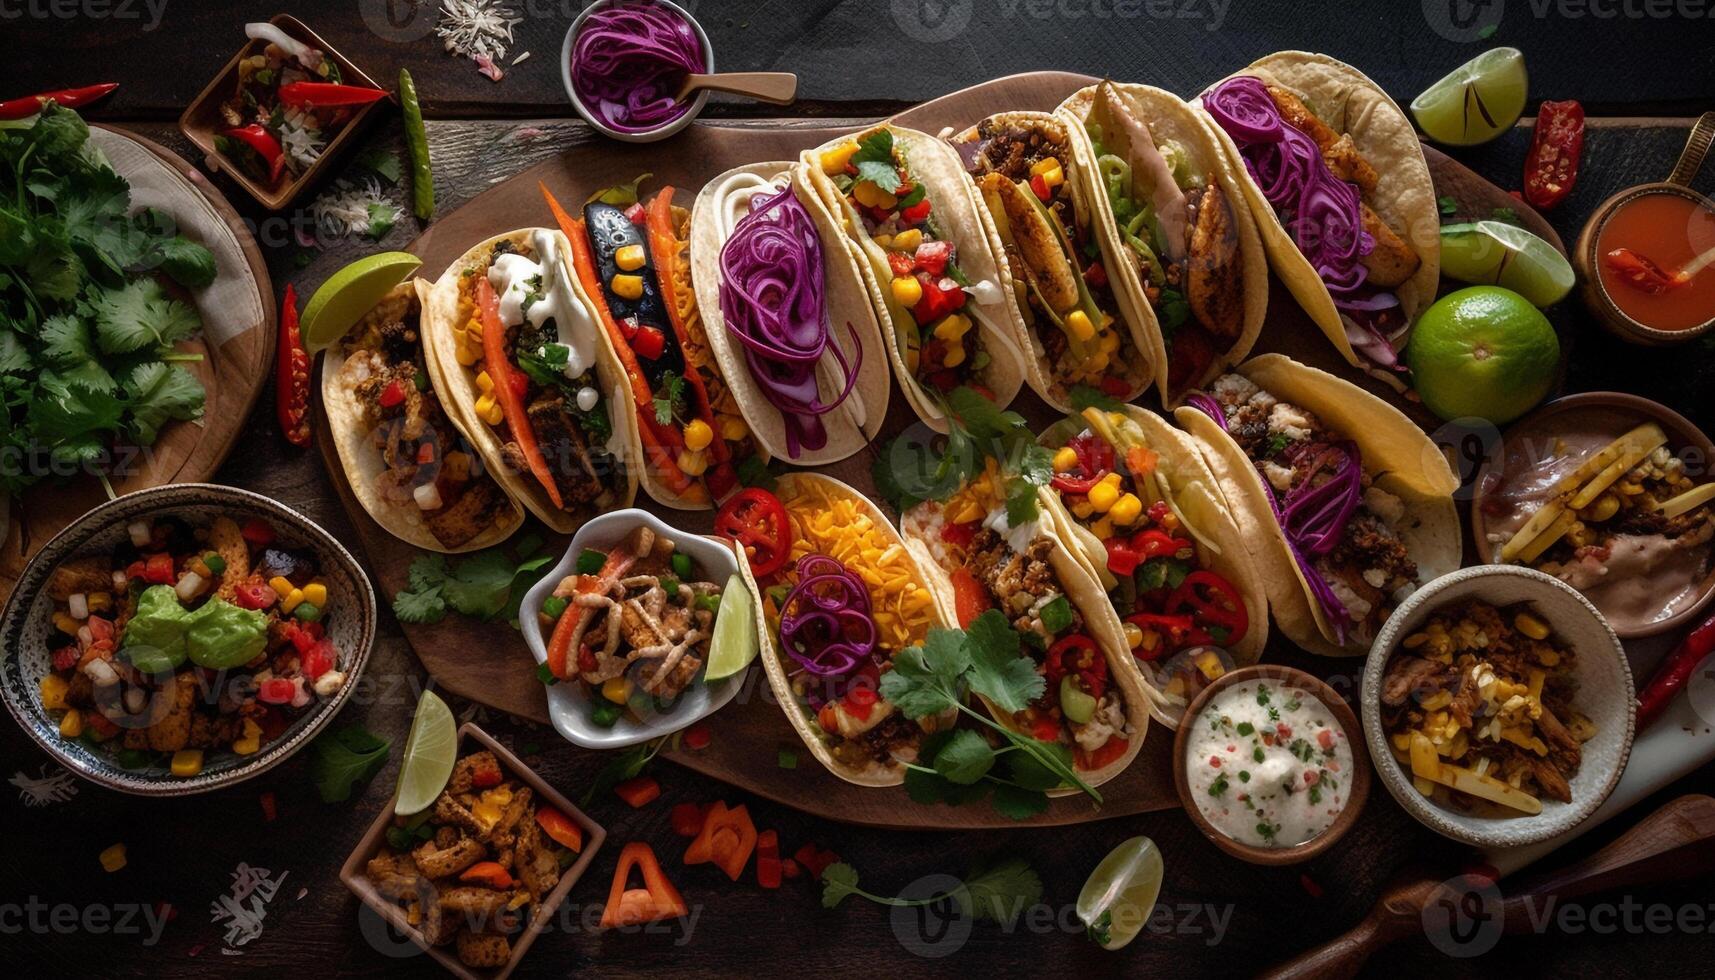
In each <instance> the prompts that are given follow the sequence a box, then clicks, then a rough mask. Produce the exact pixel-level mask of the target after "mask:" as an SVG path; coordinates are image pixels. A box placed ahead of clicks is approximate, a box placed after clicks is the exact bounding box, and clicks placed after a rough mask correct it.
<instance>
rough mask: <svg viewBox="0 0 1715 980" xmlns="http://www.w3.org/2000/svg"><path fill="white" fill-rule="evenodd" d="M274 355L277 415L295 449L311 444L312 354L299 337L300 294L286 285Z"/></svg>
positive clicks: (275, 413)
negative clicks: (305, 348) (277, 341)
mask: <svg viewBox="0 0 1715 980" xmlns="http://www.w3.org/2000/svg"><path fill="white" fill-rule="evenodd" d="M275 346H276V348H277V349H276V351H275V354H274V358H275V359H274V416H275V418H276V419H277V420H278V421H279V423H280V432H281V434H282V435H284V436H285V437H286V441H287V442H289V443H291V444H292V445H294V446H308V445H309V444H310V433H311V430H310V355H309V354H308V353H307V352H306V351H305V350H304V342H303V339H302V338H301V337H300V336H299V335H298V294H297V292H296V291H295V290H293V288H292V284H291V283H287V284H286V297H285V299H284V300H283V301H282V302H281V304H280V337H279V343H278V344H276V345H275Z"/></svg>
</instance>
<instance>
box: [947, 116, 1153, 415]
mask: <svg viewBox="0 0 1715 980" xmlns="http://www.w3.org/2000/svg"><path fill="white" fill-rule="evenodd" d="M984 121H985V122H992V123H995V124H996V125H1013V126H1017V127H1019V128H1021V129H1025V130H1028V131H1032V132H1037V133H1040V134H1042V136H1043V137H1044V138H1045V139H1046V140H1048V141H1050V142H1052V143H1053V144H1054V145H1055V146H1056V147H1058V148H1059V151H1058V156H1059V159H1060V160H1061V168H1062V169H1063V170H1064V171H1065V174H1066V184H1067V186H1068V187H1070V188H1071V194H1072V213H1073V216H1074V220H1075V221H1076V222H1077V226H1078V227H1079V228H1083V229H1089V230H1090V234H1091V237H1092V238H1093V239H1094V240H1095V242H1096V245H1097V247H1098V248H1099V249H1100V250H1101V255H1102V264H1103V267H1104V268H1109V269H1111V268H1113V267H1114V265H1115V264H1116V262H1117V259H1116V256H1117V255H1118V254H1119V253H1117V252H1115V251H1114V248H1115V239H1114V236H1113V235H1112V233H1111V229H1112V227H1113V212H1112V210H1111V209H1109V208H1108V207H1107V196H1106V195H1105V194H1099V193H1096V184H1095V182H1094V177H1093V175H1092V173H1091V171H1090V167H1091V166H1092V164H1093V162H1094V156H1093V155H1092V154H1091V153H1090V152H1089V150H1088V142H1087V141H1086V142H1085V144H1084V145H1083V146H1082V147H1080V145H1079V142H1078V137H1077V136H1076V135H1074V133H1073V130H1076V129H1078V128H1079V127H1078V126H1076V125H1072V124H1070V120H1068V119H1066V118H1064V117H1061V116H1058V115H1052V114H1049V113H1046V112H1026V111H1017V112H1001V113H996V114H995V115H993V116H990V117H988V119H987V120H984ZM977 140H978V136H977V127H976V126H972V127H971V128H970V129H967V130H965V131H964V132H962V133H959V134H958V135H956V136H954V137H952V139H951V142H952V144H953V145H954V146H955V147H957V146H959V145H960V144H963V143H974V142H976V141H977ZM965 180H966V181H967V182H970V189H971V193H972V194H973V195H975V196H976V198H977V201H978V203H979V205H982V206H980V207H979V208H978V209H977V214H978V216H979V217H980V218H981V219H982V222H983V232H984V234H986V235H987V236H988V240H989V247H990V248H992V249H994V254H995V255H996V256H998V257H999V260H1000V263H1001V264H1002V265H1003V266H1005V267H1006V269H1007V275H1008V277H1009V278H1010V279H1011V280H1012V282H1013V283H1015V284H1016V283H1020V282H1022V281H1023V274H1022V273H1021V272H1020V271H1019V270H1017V269H1014V268H1012V265H1011V262H1012V259H1011V256H1009V255H1007V252H1006V242H1005V239H1004V238H1003V237H1002V236H1001V233H1000V226H999V225H998V224H997V222H996V220H995V217H994V215H993V214H992V213H991V212H990V211H989V209H988V207H987V205H986V204H984V203H983V199H982V191H981V190H980V189H979V188H977V187H976V185H975V183H974V178H972V177H971V176H970V173H969V172H968V171H966V174H965ZM1097 198H1100V200H1099V201H1098V200H1097ZM1092 224H1093V225H1095V226H1096V227H1095V228H1093V229H1091V228H1090V226H1091V225H1092ZM1067 231H1068V232H1069V233H1071V234H1072V237H1073V238H1074V239H1075V238H1077V237H1078V236H1077V234H1076V232H1075V230H1074V229H1067ZM1082 259H1083V257H1082V256H1076V255H1075V256H1072V261H1073V263H1074V265H1073V272H1074V274H1076V275H1078V276H1079V278H1082V275H1083V273H1082V272H1081V271H1080V270H1079V268H1078V263H1079V262H1081V261H1082ZM1112 292H1113V294H1114V302H1115V306H1117V307H1118V308H1117V309H1116V310H1115V311H1114V312H1115V313H1116V314H1117V315H1118V317H1119V319H1121V320H1122V321H1124V322H1123V325H1122V328H1121V336H1123V337H1125V338H1126V339H1127V340H1129V341H1130V349H1129V350H1126V349H1122V351H1121V353H1124V354H1126V355H1128V358H1127V359H1128V361H1129V363H1128V364H1127V366H1126V372H1125V374H1123V375H1120V376H1119V377H1120V379H1121V380H1123V381H1124V382H1125V385H1126V390H1125V394H1124V395H1123V396H1121V397H1120V400H1121V401H1131V400H1132V399H1134V398H1137V397H1139V396H1141V395H1143V394H1144V393H1145V392H1147V391H1148V390H1149V389H1150V386H1151V385H1154V384H1155V383H1156V379H1157V378H1158V377H1165V376H1166V375H1165V374H1164V373H1163V372H1164V370H1165V368H1164V367H1162V359H1161V354H1160V351H1159V333H1160V329H1159V327H1155V326H1153V316H1151V317H1150V319H1149V320H1145V319H1144V318H1143V317H1141V316H1139V315H1138V312H1137V310H1136V307H1135V305H1134V304H1133V303H1132V302H1131V297H1130V295H1129V294H1127V293H1125V292H1124V287H1123V286H1122V285H1120V284H1115V285H1114V286H1113V288H1112ZM1009 296H1010V297H1011V298H1012V299H1013V301H1014V302H1015V303H1016V304H1017V305H1018V306H1019V307H1020V311H1019V313H1018V315H1017V320H1016V322H1017V325H1018V326H1019V327H1020V328H1021V329H1020V331H1019V334H1018V343H1019V345H1020V347H1021V349H1023V350H1025V351H1028V352H1029V359H1028V363H1027V364H1026V369H1027V373H1026V375H1025V379H1026V380H1027V381H1029V383H1030V387H1031V389H1032V390H1034V391H1035V392H1036V393H1037V394H1038V395H1040V396H1042V400H1043V401H1045V402H1047V403H1048V404H1049V405H1051V406H1053V407H1054V408H1055V409H1056V410H1058V411H1062V412H1069V411H1071V410H1072V399H1071V388H1072V386H1071V385H1069V384H1067V383H1066V382H1065V381H1064V380H1063V379H1060V378H1056V377H1055V376H1054V373H1053V366H1052V365H1050V364H1049V363H1048V355H1047V354H1046V353H1045V352H1044V350H1043V345H1042V341H1041V339H1040V338H1039V337H1038V336H1037V331H1038V330H1058V329H1059V328H1058V327H1056V326H1055V325H1054V324H1052V323H1045V324H1039V325H1038V326H1037V327H1036V328H1035V329H1031V328H1030V327H1029V326H1028V325H1027V321H1026V318H1025V314H1024V312H1023V310H1024V308H1026V307H1027V306H1028V304H1027V303H1026V302H1025V301H1024V300H1021V299H1019V298H1018V296H1019V294H1018V292H1017V291H1016V289H1015V290H1014V291H1012V292H1010V293H1009Z"/></svg>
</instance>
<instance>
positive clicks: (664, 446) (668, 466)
mask: <svg viewBox="0 0 1715 980" xmlns="http://www.w3.org/2000/svg"><path fill="white" fill-rule="evenodd" d="M537 186H538V187H540V188H541V190H542V196H543V197H544V198H547V200H548V210H550V211H552V212H553V213H554V220H555V221H556V222H558V223H559V225H560V230H561V231H562V232H565V235H566V238H567V239H568V240H569V241H570V242H571V243H572V268H573V269H574V270H575V271H576V272H577V274H578V284H579V285H580V286H582V287H583V290H584V294H585V295H587V296H588V297H589V298H590V302H591V303H593V304H595V308H596V312H597V314H599V316H600V319H601V325H602V329H604V330H606V331H607V336H608V340H609V341H611V346H612V347H613V351H614V353H615V354H616V355H618V357H619V361H620V366H621V367H623V368H624V369H625V377H626V380H627V381H629V382H630V383H631V397H632V400H633V401H635V402H636V403H637V421H638V426H637V434H638V436H639V437H641V439H642V441H643V454H644V455H645V456H647V457H648V460H649V468H650V469H651V470H652V471H654V473H655V474H656V475H657V476H659V477H660V478H661V481H662V482H663V483H665V484H667V488H668V489H669V490H671V491H673V492H674V493H676V494H678V495H680V496H682V497H685V498H686V499H687V500H688V501H696V500H698V499H699V498H700V497H701V492H702V489H703V488H702V487H701V486H700V485H698V484H697V483H695V482H694V481H693V480H692V479H691V478H690V477H689V476H686V475H685V472H684V471H683V470H681V469H679V460H678V453H679V450H680V449H682V448H684V445H685V440H684V436H683V434H681V433H680V432H679V430H678V429H676V428H674V427H673V426H670V425H661V424H660V423H659V422H656V421H655V414H654V413H653V412H652V411H650V409H649V406H651V405H653V404H654V402H655V393H654V392H652V391H650V390H649V382H648V380H647V379H645V378H644V376H643V366H642V365H641V364H639V363H638V362H637V353H636V352H635V351H633V350H632V349H631V344H630V343H628V342H627V341H626V339H625V333H624V331H622V330H620V329H619V324H618V323H615V322H614V319H613V311H612V310H611V309H610V308H609V307H608V305H607V294H606V293H605V292H603V291H602V286H601V277H600V275H599V274H598V273H597V272H596V267H595V255H594V253H592V252H591V251H590V240H589V235H587V234H586V233H585V232H584V223H583V220H582V219H579V218H573V217H572V216H571V215H569V214H567V213H566V210H565V209H564V208H562V207H560V202H559V201H557V200H555V198H554V195H553V194H551V193H549V191H548V187H547V185H545V184H542V183H540V182H538V183H537ZM687 374H693V373H692V372H687ZM693 376H694V375H693Z"/></svg>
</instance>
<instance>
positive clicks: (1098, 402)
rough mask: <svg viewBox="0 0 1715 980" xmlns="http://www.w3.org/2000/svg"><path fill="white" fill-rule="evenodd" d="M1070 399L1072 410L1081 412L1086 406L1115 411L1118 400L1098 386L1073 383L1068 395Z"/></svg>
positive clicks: (1117, 409)
mask: <svg viewBox="0 0 1715 980" xmlns="http://www.w3.org/2000/svg"><path fill="white" fill-rule="evenodd" d="M1068 397H1070V399H1071V401H1072V411H1074V412H1079V413H1081V412H1083V411H1084V409H1086V408H1099V409H1101V410H1102V411H1104V412H1117V411H1119V408H1120V400H1119V399H1118V398H1115V397H1113V396H1112V395H1109V394H1106V393H1105V392H1103V391H1102V390H1101V389H1099V388H1092V387H1090V386H1089V385H1073V386H1072V390H1071V392H1070V393H1069V396H1068Z"/></svg>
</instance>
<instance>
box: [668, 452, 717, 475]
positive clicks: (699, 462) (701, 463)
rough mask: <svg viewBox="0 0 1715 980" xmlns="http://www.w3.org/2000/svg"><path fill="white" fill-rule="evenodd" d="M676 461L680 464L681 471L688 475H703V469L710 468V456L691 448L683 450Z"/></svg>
mask: <svg viewBox="0 0 1715 980" xmlns="http://www.w3.org/2000/svg"><path fill="white" fill-rule="evenodd" d="M676 462H677V463H678V464H679V469H680V471H681V472H683V473H684V474H685V475H686V476H702V475H703V471H705V470H707V469H708V468H709V460H708V457H706V456H704V455H703V454H702V453H698V452H692V451H690V450H685V451H684V452H681V453H680V454H679V458H678V459H677V460H676Z"/></svg>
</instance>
